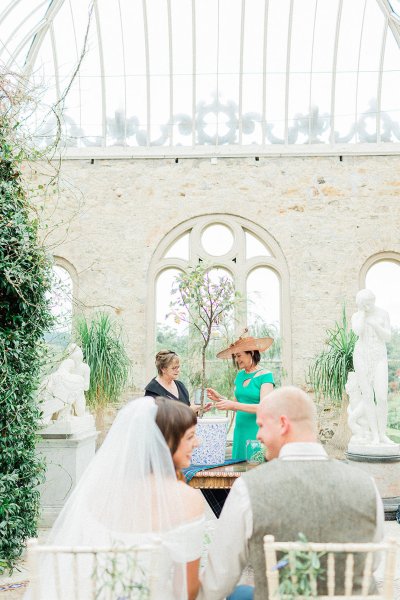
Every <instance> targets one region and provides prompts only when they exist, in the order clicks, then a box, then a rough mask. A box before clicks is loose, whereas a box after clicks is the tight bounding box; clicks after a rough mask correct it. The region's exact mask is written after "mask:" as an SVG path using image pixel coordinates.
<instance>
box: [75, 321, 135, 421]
mask: <svg viewBox="0 0 400 600" xmlns="http://www.w3.org/2000/svg"><path fill="white" fill-rule="evenodd" d="M75 339H76V342H77V344H79V345H80V347H81V348H82V352H83V356H84V359H85V362H87V364H88V365H89V367H90V388H89V390H88V392H86V399H87V403H88V406H90V407H91V408H92V409H94V410H98V409H104V408H106V407H107V406H108V405H110V404H115V403H117V402H118V400H119V398H120V397H121V394H122V393H123V392H124V390H125V389H126V388H127V386H128V383H129V376H130V367H131V363H130V360H129V357H128V355H127V352H126V349H125V345H124V342H123V337H122V332H121V328H120V326H119V325H118V324H117V323H116V322H115V321H113V320H112V319H111V317H110V316H109V315H108V314H107V313H103V312H98V313H96V314H95V315H94V316H93V318H92V319H90V320H88V319H86V318H85V317H84V316H80V317H78V318H77V320H76V323H75Z"/></svg>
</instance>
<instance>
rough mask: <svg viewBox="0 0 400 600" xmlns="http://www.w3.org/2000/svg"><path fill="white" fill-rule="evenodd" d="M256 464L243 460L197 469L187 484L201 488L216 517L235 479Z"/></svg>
mask: <svg viewBox="0 0 400 600" xmlns="http://www.w3.org/2000/svg"><path fill="white" fill-rule="evenodd" d="M256 466H257V465H249V464H247V463H246V462H243V463H238V464H236V465H226V466H224V467H214V469H206V470H205V471H198V472H197V473H196V475H194V476H193V477H192V479H191V480H190V481H189V485H190V486H191V487H193V488H196V489H199V490H201V492H202V494H203V496H204V497H205V499H206V500H207V503H208V505H209V507H210V508H211V510H212V511H213V513H214V515H215V516H216V517H217V519H218V518H219V516H220V514H221V511H222V508H223V506H224V503H225V500H226V499H227V497H228V494H229V490H230V489H231V487H232V485H233V484H234V483H235V481H236V479H237V478H238V477H240V476H241V475H243V473H246V472H247V471H250V470H251V469H253V468H254V467H256Z"/></svg>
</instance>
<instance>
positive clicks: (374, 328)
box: [351, 289, 393, 445]
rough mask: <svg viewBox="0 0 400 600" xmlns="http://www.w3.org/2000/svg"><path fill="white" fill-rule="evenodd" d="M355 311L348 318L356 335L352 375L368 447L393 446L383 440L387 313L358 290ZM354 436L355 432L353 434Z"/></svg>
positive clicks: (385, 420)
mask: <svg viewBox="0 0 400 600" xmlns="http://www.w3.org/2000/svg"><path fill="white" fill-rule="evenodd" d="M356 304H357V307H358V311H357V312H356V313H354V315H353V316H352V318H351V327H352V329H353V331H354V333H356V334H357V336H358V340H357V341H356V344H355V347H354V354H353V364H354V371H355V374H356V378H357V384H358V388H359V391H360V394H361V401H362V404H363V414H364V416H365V417H366V422H367V423H368V429H369V431H368V432H366V433H367V434H368V438H369V440H370V441H369V444H373V445H376V444H393V442H392V441H391V440H390V439H389V438H388V437H387V436H386V426H387V417H388V402H387V395H388V360H387V351H386V342H388V341H389V340H390V337H391V329H390V321H389V315H388V313H387V312H386V311H385V310H383V309H382V308H378V307H377V306H375V295H374V294H373V292H371V291H370V290H367V289H364V290H360V291H359V292H358V294H357V296H356ZM353 433H354V431H353Z"/></svg>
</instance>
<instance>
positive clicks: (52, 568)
mask: <svg viewBox="0 0 400 600" xmlns="http://www.w3.org/2000/svg"><path fill="white" fill-rule="evenodd" d="M87 526H88V527H89V526H90V525H89V523H87ZM96 527H97V536H98V535H99V531H98V527H99V524H98V523H96ZM204 528H205V517H204V516H202V517H200V518H198V519H195V520H193V521H190V522H187V523H185V524H183V525H180V526H179V527H177V528H176V529H171V530H170V531H168V532H166V533H161V534H159V535H156V534H153V533H150V534H141V535H137V536H135V537H134V538H133V537H132V536H127V535H124V534H121V533H120V532H119V533H118V535H116V536H115V537H114V536H113V540H112V542H111V541H110V536H109V532H106V531H105V532H104V541H103V543H104V545H106V546H108V545H111V546H112V545H118V546H119V547H120V546H127V547H128V546H131V545H133V544H140V545H143V544H152V543H154V542H158V543H160V551H159V553H158V554H156V555H149V554H143V555H139V556H138V559H137V560H134V559H133V558H132V556H129V555H118V558H117V559H116V560H112V559H111V558H110V556H101V555H99V556H98V558H97V564H96V563H95V561H94V559H93V556H92V555H89V556H85V555H79V558H78V559H77V561H76V563H75V564H74V563H73V559H72V558H71V557H70V556H66V555H62V554H61V555H57V559H55V558H54V555H49V556H48V557H47V558H46V559H45V560H43V561H42V562H41V565H40V568H39V582H40V590H39V594H38V595H37V597H35V600H36V599H37V600H89V599H90V600H92V598H93V600H128V599H129V600H150V598H151V600H176V598H177V597H179V598H181V596H180V595H178V596H177V595H176V594H174V581H175V578H176V576H177V573H179V575H180V573H182V567H184V566H185V565H186V563H189V562H192V561H194V560H196V559H198V558H200V556H201V554H202V549H203V538H204ZM56 561H57V562H56ZM94 574H95V577H94ZM94 580H95V581H96V583H94ZM150 588H151V589H152V595H151V596H149V590H150ZM32 598H33V597H32V594H31V590H29V589H28V590H27V593H26V594H25V596H24V600H32Z"/></svg>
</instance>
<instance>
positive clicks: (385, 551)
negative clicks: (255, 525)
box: [264, 535, 399, 600]
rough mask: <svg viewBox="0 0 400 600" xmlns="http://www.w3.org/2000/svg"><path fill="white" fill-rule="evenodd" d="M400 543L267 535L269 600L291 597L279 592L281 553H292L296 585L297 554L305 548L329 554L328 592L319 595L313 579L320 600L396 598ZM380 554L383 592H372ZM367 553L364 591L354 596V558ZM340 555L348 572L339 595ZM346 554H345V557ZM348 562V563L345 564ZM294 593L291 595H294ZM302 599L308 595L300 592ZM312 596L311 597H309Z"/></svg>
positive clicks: (289, 559) (266, 553)
mask: <svg viewBox="0 0 400 600" xmlns="http://www.w3.org/2000/svg"><path fill="white" fill-rule="evenodd" d="M398 549H399V548H398V544H397V542H396V540H389V541H388V542H382V543H379V544H372V543H371V544H370V543H359V544H356V543H354V544H353V543H344V544H334V543H312V542H309V543H302V542H275V538H274V536H272V535H266V536H265V537H264V552H265V560H266V575H267V582H268V599H269V600H285V598H289V596H287V595H282V594H280V593H279V585H280V568H279V565H278V560H279V558H280V557H277V552H279V553H282V552H283V553H285V555H287V556H288V561H289V564H288V568H289V569H291V572H292V573H293V575H292V576H291V582H292V584H293V586H294V588H295V587H296V583H297V580H296V574H295V568H294V560H295V556H294V553H295V552H297V551H302V552H306V553H321V552H322V553H324V555H326V571H325V573H324V577H325V582H326V589H327V595H325V596H317V581H316V580H314V581H310V587H311V591H312V593H313V594H314V595H313V596H312V597H314V598H319V599H320V600H325V599H326V600H327V599H328V598H329V600H332V599H338V600H346V599H349V600H350V599H351V600H355V599H359V600H361V599H363V600H365V599H366V598H367V599H368V600H378V599H379V600H382V598H384V599H385V600H393V598H394V597H395V596H394V579H395V569H396V555H397V552H398ZM377 553H379V555H380V558H381V560H384V561H385V562H384V565H385V566H384V579H383V589H382V590H381V592H380V593H375V594H371V595H369V594H368V590H370V586H371V583H372V582H373V559H374V554H377ZM362 554H365V559H364V566H363V572H362V581H361V593H359V592H358V593H357V594H354V595H353V583H354V581H353V576H354V561H355V555H356V557H358V556H360V555H362ZM338 555H340V561H341V563H342V566H341V567H340V569H341V570H342V569H343V567H344V574H343V580H342V583H344V586H343V589H344V593H340V594H338V593H337V592H336V594H335V564H336V561H337V558H338ZM343 555H344V557H343ZM343 561H344V564H343ZM292 597H293V596H290V598H292ZM295 597H296V598H297V599H298V600H301V599H302V598H305V596H301V595H296V596H295ZM308 598H309V596H308Z"/></svg>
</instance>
